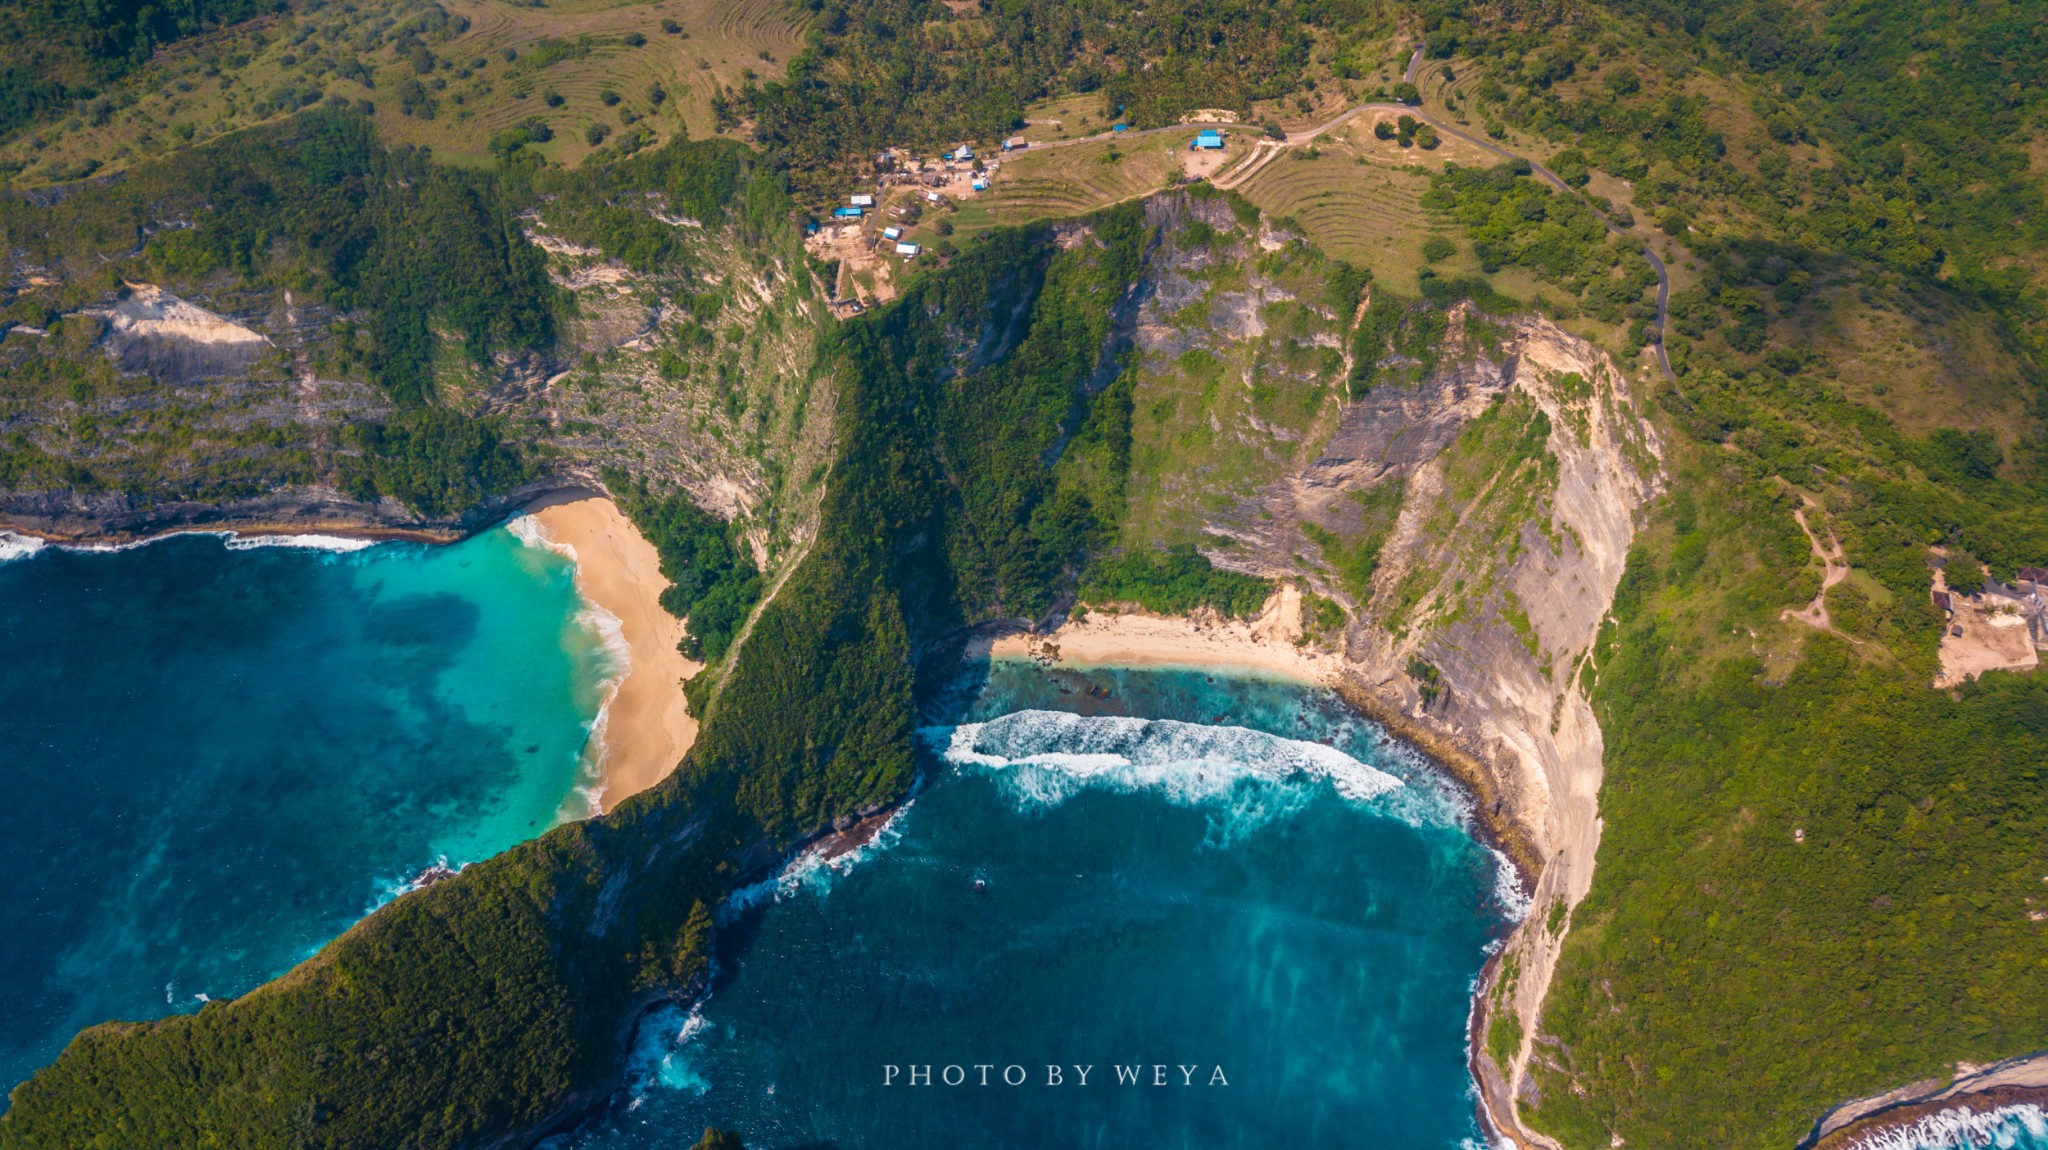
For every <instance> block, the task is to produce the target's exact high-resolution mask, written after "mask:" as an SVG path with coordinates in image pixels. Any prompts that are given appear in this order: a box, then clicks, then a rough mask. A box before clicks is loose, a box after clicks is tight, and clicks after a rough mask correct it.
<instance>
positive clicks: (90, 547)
mask: <svg viewBox="0 0 2048 1150" xmlns="http://www.w3.org/2000/svg"><path fill="white" fill-rule="evenodd" d="M190 535H202V536H204V535H210V536H212V537H214V538H215V539H232V538H234V535H235V533H234V532H232V531H169V532H165V533H164V534H162V535H146V536H144V537H142V538H141V539H131V540H129V541H128V542H126V543H59V544H58V545H57V546H58V548H59V549H60V550H64V551H73V552H78V553H81V554H85V555H113V554H116V553H118V552H122V551H133V550H135V549H136V548H138V547H147V546H149V545H150V544H152V543H162V542H163V541H164V540H166V539H183V538H185V537H186V536H190Z"/></svg>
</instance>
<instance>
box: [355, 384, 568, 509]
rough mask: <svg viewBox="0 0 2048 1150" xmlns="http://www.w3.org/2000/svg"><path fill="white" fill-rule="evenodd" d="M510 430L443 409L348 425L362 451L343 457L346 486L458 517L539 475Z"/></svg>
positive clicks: (361, 495) (361, 494) (358, 494)
mask: <svg viewBox="0 0 2048 1150" xmlns="http://www.w3.org/2000/svg"><path fill="white" fill-rule="evenodd" d="M505 430H506V429H505V422H504V420H502V419H496V418H488V419H471V418H468V417H466V416H462V415H458V414H456V413H455V412H452V411H449V410H447V409H446V408H440V407H421V408H414V409H411V410H408V411H402V412H400V413H399V414H397V415H396V416H393V417H392V418H391V419H389V420H387V421H385V422H383V423H369V424H359V425H356V426H354V427H350V428H349V429H348V433H347V434H348V438H349V440H350V442H351V444H352V446H354V447H355V448H356V449H357V450H358V451H359V452H360V454H358V455H355V456H345V457H343V459H342V484H343V489H344V490H346V491H348V493H349V494H350V495H352V496H354V497H355V498H357V499H362V500H374V499H376V498H377V497H379V496H383V495H389V496H392V497H394V498H396V499H398V500H399V501H400V502H403V503H404V504H405V505H406V506H407V507H410V508H412V509H413V510H415V511H418V512H420V513H421V514H422V515H430V516H435V517H448V516H453V515H456V514H458V513H460V512H462V511H466V510H468V509H469V508H471V507H474V506H475V505H477V504H478V503H481V502H482V501H483V500H484V499H485V497H487V496H489V495H493V494H495V493H497V492H500V491H508V490H510V489H512V488H514V487H517V486H518V485H519V484H520V483H522V482H524V481H526V480H527V479H530V478H532V477H533V476H534V474H535V467H534V465H533V464H532V463H531V462H530V461H529V460H528V459H527V458H526V453H525V452H523V451H522V450H521V449H520V448H519V447H518V446H517V444H516V443H514V442H511V441H508V440H507V439H506V437H505Z"/></svg>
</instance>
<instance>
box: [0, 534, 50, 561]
mask: <svg viewBox="0 0 2048 1150" xmlns="http://www.w3.org/2000/svg"><path fill="white" fill-rule="evenodd" d="M48 546H49V544H48V543H45V542H43V541H42V540H40V539H38V538H36V537H35V536H33V535H16V534H15V533H14V532H12V531H0V563H6V562H9V561H11V560H14V559H26V558H28V557H29V556H31V555H34V554H35V553H36V552H38V551H41V550H42V549H43V548H45V547H48Z"/></svg>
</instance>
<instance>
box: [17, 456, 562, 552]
mask: <svg viewBox="0 0 2048 1150" xmlns="http://www.w3.org/2000/svg"><path fill="white" fill-rule="evenodd" d="M578 489H590V490H598V491H602V490H603V488H602V487H601V486H600V485H599V484H598V483H597V481H596V478H595V477H594V476H587V475H582V474H575V473H564V474H559V475H550V476H548V477H546V478H544V479H539V480H535V481H534V482H532V483H528V484H524V485H522V486H520V487H516V488H514V489H512V490H510V491H507V492H504V493H503V494H500V495H496V496H493V497H491V498H489V499H486V500H484V501H483V502H482V503H479V504H478V505H477V506H475V507H474V508H471V509H470V510H469V511H467V512H465V513H464V514H462V515H460V516H450V517H443V518H434V517H431V516H423V515H418V514H415V513H414V512H412V511H410V510H408V509H407V508H406V507H405V505H403V504H401V503H399V502H398V501H397V500H395V499H383V500H380V501H378V502H375V503H369V502H364V501H362V500H358V499H352V498H350V497H349V496H348V495H346V494H344V493H342V492H341V491H338V490H335V489H334V488H330V487H303V488H289V489H286V490H283V491H279V492H276V493H274V494H270V495H264V496H259V497H255V498H250V499H233V500H228V501H225V502H220V503H208V502H203V501H199V500H180V501H175V502H168V503H144V502H141V501H138V500H136V499H135V498H133V497H132V496H129V495H125V494H119V493H112V494H97V495H94V494H79V493H71V492H65V493H43V492H35V493H27V494H8V495H0V530H6V531H10V532H13V533H15V534H18V535H24V536H29V537H32V538H36V539H41V540H43V541H45V542H47V543H54V544H58V545H60V546H63V545H86V544H112V545H116V546H119V545H126V544H133V543H143V542H148V541H150V540H154V539H161V538H164V537H166V536H170V535H183V534H192V533H203V532H211V531H233V532H236V533H238V534H242V535H338V536H344V537H348V538H356V539H377V540H385V539H392V540H412V541H416V542H421V543H454V542H458V541H460V540H462V539H466V538H468V537H469V536H471V535H474V534H475V533H477V532H478V531H481V530H483V529H485V528H487V527H490V526H492V525H493V524H496V523H497V522H499V521H500V520H502V519H504V518H505V517H506V516H507V515H508V514H510V513H512V512H514V511H517V510H519V509H520V508H522V507H524V506H526V505H527V504H529V503H532V502H534V501H535V500H538V499H541V498H543V497H545V496H548V495H551V494H554V493H556V492H560V491H567V490H578Z"/></svg>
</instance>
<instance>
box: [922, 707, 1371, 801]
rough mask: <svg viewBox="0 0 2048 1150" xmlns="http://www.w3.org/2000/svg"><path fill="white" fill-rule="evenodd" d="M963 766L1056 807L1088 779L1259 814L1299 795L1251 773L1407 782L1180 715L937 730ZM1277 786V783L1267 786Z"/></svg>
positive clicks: (1348, 793)
mask: <svg viewBox="0 0 2048 1150" xmlns="http://www.w3.org/2000/svg"><path fill="white" fill-rule="evenodd" d="M931 737H932V738H933V739H934V740H935V741H936V740H939V739H943V746H941V747H940V748H939V750H940V753H941V754H942V755H943V756H944V757H945V759H946V760H947V761H948V762H951V763H953V764H954V765H956V766H963V767H965V766H973V767H980V768H982V769H985V770H987V771H989V772H990V773H992V774H994V775H995V776H996V777H997V778H999V779H1001V780H1002V781H1003V782H1004V783H1005V784H1006V785H1007V786H1008V788H1009V789H1010V791H1011V793H1012V794H1013V795H1015V796H1016V797H1017V798H1019V799H1021V800H1023V801H1025V802H1027V803H1032V804H1037V805H1042V806H1057V805H1058V804H1060V803H1062V802H1065V801H1066V800H1067V799H1069V798H1071V797H1073V796H1074V795H1076V794H1078V793H1080V792H1081V791H1083V790H1086V789H1089V788H1098V789H1107V790H1117V791H1141V790H1142V791H1156V792H1158V793H1160V794H1163V795H1164V796H1165V797H1166V798H1167V800H1168V801H1169V802H1173V803H1177V804H1180V805H1183V806H1193V805H1197V804H1203V803H1211V802H1216V801H1219V800H1225V799H1228V800H1230V801H1231V802H1232V803H1233V804H1234V805H1236V806H1240V807H1243V808H1244V809H1243V810H1242V811H1241V812H1239V813H1243V814H1245V815H1248V816H1251V817H1254V818H1256V817H1258V816H1260V814H1261V812H1262V811H1264V812H1266V813H1268V814H1278V813H1283V812H1282V811H1281V810H1280V809H1278V808H1282V807H1284V808H1287V809H1292V806H1293V805H1294V800H1291V799H1282V798H1279V797H1277V796H1274V795H1271V794H1270V793H1269V794H1267V795H1264V796H1261V795H1257V794H1246V793H1244V792H1243V791H1242V790H1241V788H1240V786H1239V784H1241V783H1244V782H1247V781H1249V782H1254V783H1265V784H1276V783H1289V782H1297V781H1308V780H1313V779H1327V780H1328V781H1329V783H1330V785H1331V786H1332V787H1333V788H1334V789H1335V790H1336V792H1337V793H1338V794H1339V795H1342V796H1343V797H1344V798H1346V799H1348V800H1350V801H1351V802H1354V803H1367V802H1371V801H1372V800H1374V799H1377V798H1379V797H1381V796H1383V795H1385V794H1387V793H1388V792H1390V791H1394V790H1398V789H1400V787H1401V786H1402V785H1403V784H1402V782H1401V780H1400V779H1398V778H1396V777H1394V776H1393V775H1390V774H1388V773H1386V772H1385V771H1381V770H1377V769H1375V768H1373V767H1370V766H1367V765H1366V764H1364V763H1362V762H1359V761H1358V760H1357V759H1355V758H1352V757H1351V756H1350V755H1347V754H1345V753H1344V752H1342V751H1340V750H1337V749H1336V748H1335V747H1326V746H1324V745H1322V744H1321V743H1311V742H1307V741H1305V740H1302V739H1289V738H1284V737H1282V736H1280V735H1270V734H1267V733H1266V732H1264V731H1255V730H1252V729H1251V728H1249V727H1224V726H1206V725H1203V724H1200V723H1183V722H1177V721H1175V720H1172V719H1133V718H1122V717H1116V716H1086V715H1074V714H1068V713H1066V712H1063V711H1018V712H1015V713H1013V714H1009V715H1004V716H1003V717H1002V718H1000V719H993V720H990V721H989V722H986V723H965V724H962V725H960V726H958V727H954V728H951V729H950V730H945V729H940V730H936V731H934V732H932V733H931ZM1266 789H1267V790H1268V791H1270V788H1266Z"/></svg>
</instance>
